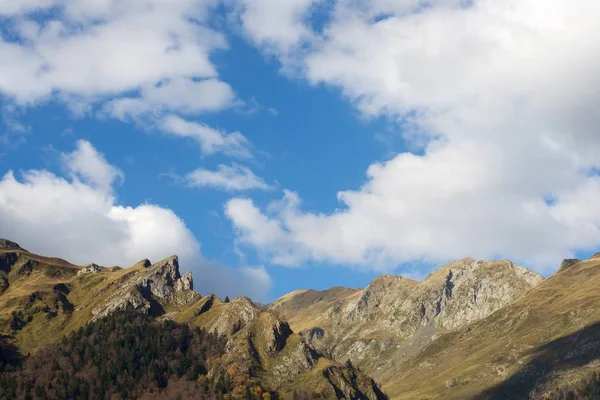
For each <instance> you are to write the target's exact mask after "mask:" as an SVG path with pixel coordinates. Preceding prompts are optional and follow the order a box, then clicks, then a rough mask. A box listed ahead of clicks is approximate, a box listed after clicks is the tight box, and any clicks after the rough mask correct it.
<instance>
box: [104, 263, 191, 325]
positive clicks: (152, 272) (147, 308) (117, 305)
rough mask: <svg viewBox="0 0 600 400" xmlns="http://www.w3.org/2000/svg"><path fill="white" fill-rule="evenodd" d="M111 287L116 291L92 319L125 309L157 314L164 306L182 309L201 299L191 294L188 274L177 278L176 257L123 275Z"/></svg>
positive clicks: (189, 275)
mask: <svg viewBox="0 0 600 400" xmlns="http://www.w3.org/2000/svg"><path fill="white" fill-rule="evenodd" d="M113 285H114V286H116V290H115V291H114V292H113V294H112V295H111V297H110V298H109V299H108V301H106V302H105V303H103V304H102V305H101V306H100V307H96V308H95V309H94V310H92V314H93V315H94V317H93V318H92V320H96V319H98V318H102V317H104V316H106V315H109V314H110V313H112V312H114V311H116V310H122V309H126V308H133V309H135V310H139V311H141V312H144V313H150V314H153V315H160V314H162V313H163V306H164V305H169V304H172V305H180V306H185V305H190V304H193V303H194V302H196V301H198V300H199V299H200V295H199V294H198V293H196V292H194V291H193V286H194V285H193V279H192V274H191V272H188V273H186V274H185V275H184V276H183V277H182V276H181V275H180V273H179V262H178V258H177V256H172V257H169V258H166V259H164V260H162V261H159V262H157V263H155V264H153V265H151V266H150V267H147V268H144V269H141V270H137V271H135V272H134V273H131V274H128V275H125V277H124V279H121V280H118V281H116V282H114V283H113Z"/></svg>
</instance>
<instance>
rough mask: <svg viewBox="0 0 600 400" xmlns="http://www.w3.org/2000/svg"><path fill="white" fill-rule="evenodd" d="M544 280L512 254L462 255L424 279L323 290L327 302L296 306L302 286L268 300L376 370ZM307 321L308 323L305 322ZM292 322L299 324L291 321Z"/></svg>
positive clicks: (322, 341)
mask: <svg viewBox="0 0 600 400" xmlns="http://www.w3.org/2000/svg"><path fill="white" fill-rule="evenodd" d="M542 280H543V278H542V277H541V276H540V275H538V274H536V273H534V272H532V271H529V270H527V269H525V268H522V267H519V266H516V265H514V264H513V263H511V262H510V261H476V260H474V259H470V258H468V259H464V260H460V261H456V262H454V263H451V264H448V265H445V266H443V267H441V268H440V269H439V270H437V271H435V272H433V273H432V274H430V275H429V276H428V277H427V278H426V279H425V280H424V281H422V282H416V281H413V280H410V279H406V278H402V277H400V276H383V277H380V278H377V279H375V280H373V281H372V282H371V283H370V284H369V285H368V286H367V287H366V288H365V289H363V290H362V291H359V292H356V293H354V294H353V293H352V292H340V293H343V297H339V298H338V299H337V300H336V299H330V298H328V296H327V295H323V296H321V297H323V299H326V300H324V302H325V304H327V308H325V309H323V308H322V307H321V305H320V304H319V302H318V301H317V302H315V303H312V302H311V303H310V305H309V306H308V307H307V308H304V309H301V308H300V309H299V308H297V307H296V305H295V304H294V303H295V302H296V300H298V301H300V302H303V303H304V304H306V302H305V300H306V299H305V297H306V293H308V292H305V293H301V294H298V295H295V296H293V297H292V296H290V297H288V298H287V300H286V301H284V302H280V301H278V302H276V303H275V304H274V306H272V308H273V309H274V310H275V311H277V312H279V313H281V314H282V315H283V316H284V317H286V318H288V319H290V320H292V321H300V322H301V323H303V324H305V325H304V327H303V328H302V329H305V330H306V332H308V333H309V335H308V337H309V340H308V341H309V343H311V344H312V345H314V346H315V348H316V349H317V350H318V351H320V352H321V353H323V354H327V355H331V356H332V357H333V358H334V359H335V360H337V361H345V360H346V359H351V360H352V361H353V362H356V363H357V365H360V366H361V368H363V369H364V370H365V371H367V372H369V373H371V374H372V375H374V376H375V377H377V376H378V374H381V373H384V372H385V371H386V370H389V369H393V366H394V365H397V363H401V362H402V360H406V359H408V358H409V357H410V356H411V355H414V354H416V352H418V351H419V350H420V349H422V348H424V347H425V346H426V345H427V344H428V343H430V342H431V341H432V340H434V339H435V338H437V337H438V336H439V335H440V334H443V333H445V332H448V331H453V330H457V329H459V328H461V327H463V326H465V325H467V324H469V323H471V322H473V321H477V320H480V319H483V318H485V317H487V316H489V315H490V314H492V313H493V312H495V311H497V310H498V309H500V308H502V307H504V306H505V305H507V304H508V303H510V302H512V301H513V300H515V299H517V298H518V297H520V296H521V295H523V294H524V293H526V292H527V291H528V290H529V289H531V288H532V287H534V286H536V285H537V284H539V283H540V282H541V281H542ZM311 296H312V297H313V298H319V296H318V295H317V294H311ZM284 298H285V296H284ZM306 321H311V322H312V326H309V327H306V324H307V322H306ZM314 327H318V329H320V331H317V330H316V329H315V330H313V329H311V328H314ZM292 328H294V329H296V330H297V329H298V328H297V327H295V326H294V325H293V324H292ZM315 334H318V336H315ZM383 354H386V357H383V356H382V355H383ZM390 354H392V356H390ZM378 371H380V372H378Z"/></svg>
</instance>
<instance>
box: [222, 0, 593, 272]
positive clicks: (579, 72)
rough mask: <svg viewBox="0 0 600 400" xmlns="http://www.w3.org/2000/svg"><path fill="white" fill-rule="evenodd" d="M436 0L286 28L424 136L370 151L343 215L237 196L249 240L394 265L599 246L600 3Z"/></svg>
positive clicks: (377, 4)
mask: <svg viewBox="0 0 600 400" xmlns="http://www.w3.org/2000/svg"><path fill="white" fill-rule="evenodd" d="M429 3H430V4H429V5H428V6H427V7H426V8H423V7H422V2H417V1H400V2H392V1H375V0H373V1H369V2H354V1H345V0H340V1H337V2H335V5H334V7H333V11H332V14H331V18H330V19H329V20H328V21H327V22H326V24H325V28H324V30H323V33H322V34H321V35H319V36H318V37H314V38H313V39H312V42H311V44H310V45H306V44H303V45H302V46H301V47H300V48H298V47H294V46H296V44H294V43H292V41H285V40H284V42H285V43H290V47H289V48H286V49H284V50H282V51H281V52H280V57H281V60H282V62H283V63H297V64H298V65H295V66H293V67H294V68H295V69H296V70H301V71H304V73H305V77H306V78H307V80H308V81H309V82H311V83H312V84H319V83H324V84H328V85H332V86H336V87H339V88H340V89H341V90H342V92H343V93H344V95H345V96H346V97H347V98H348V99H349V100H350V101H352V102H353V103H354V104H355V105H356V107H357V108H358V109H359V110H360V111H361V112H362V113H363V114H364V115H366V116H374V117H376V116H381V115H386V116H389V117H392V118H397V119H398V121H399V125H398V126H399V128H402V129H403V135H404V139H405V140H406V142H407V144H408V145H409V147H411V148H414V147H415V146H416V147H419V148H420V149H419V150H420V151H419V153H417V154H411V153H408V152H404V153H401V154H398V155H396V156H395V157H394V158H393V159H391V160H389V161H387V162H382V163H374V164H373V165H371V167H370V168H369V170H368V171H367V181H366V182H365V183H364V185H363V186H362V187H360V188H358V189H355V190H348V191H343V192H340V193H338V199H339V200H340V203H341V208H340V209H339V210H336V211H334V212H331V213H328V214H316V213H312V212H307V211H303V210H301V209H300V207H299V196H298V195H296V194H291V193H288V194H286V195H285V198H284V200H283V203H280V204H279V205H278V206H276V207H274V208H272V209H271V210H268V211H261V210H259V209H258V208H257V207H256V206H255V205H254V204H253V203H252V202H250V201H249V200H240V199H235V200H232V201H231V202H230V203H229V204H228V205H227V207H226V210H227V213H228V215H229V216H230V218H231V220H232V221H233V223H234V225H235V226H236V227H237V228H238V230H239V232H240V239H241V240H242V241H244V242H246V243H248V244H251V245H253V246H255V247H257V248H258V249H259V250H261V251H263V252H264V253H265V254H268V255H269V256H270V259H271V260H274V261H279V262H280V263H286V264H299V263H302V262H305V261H306V260H320V261H328V262H337V263H350V264H356V265H362V266H364V267H367V268H379V269H388V268H392V267H394V266H396V265H398V264H402V263H406V262H410V261H415V260H422V259H425V260H431V261H445V260H448V259H453V258H461V257H464V256H467V255H472V256H475V257H479V258H491V257H497V256H500V257H509V258H513V259H516V260H517V261H521V262H525V263H527V264H528V265H530V266H533V267H536V268H538V269H539V270H544V269H545V268H548V267H555V266H556V265H557V264H558V260H559V259H560V258H561V257H567V256H571V255H573V252H574V251H576V250H578V249H592V248H594V247H597V246H600V240H598V238H599V237H600V235H599V234H600V209H599V208H598V206H597V205H596V203H597V202H596V201H595V199H597V196H598V195H600V184H599V178H598V176H594V175H592V174H590V173H589V171H590V170H592V169H593V168H598V165H599V162H598V158H597V154H598V152H599V151H600V135H599V134H598V133H599V131H598V126H600V114H599V113H598V112H597V108H598V104H600V94H599V93H600V83H598V82H597V79H595V76H596V75H597V73H596V71H597V70H598V68H600V46H599V44H600V30H598V29H597V21H598V19H599V18H600V4H599V3H598V2H595V1H593V0H576V1H567V0H551V1H547V2H544V3H543V4H542V3H540V2H539V1H537V0H510V1H505V2H497V1H494V0H477V1H474V2H473V3H472V4H471V5H469V6H465V5H464V2H459V1H450V0H448V1H437V2H429ZM419 7H421V8H419ZM306 29H308V28H306ZM259 38H260V36H257V37H256V39H255V40H258V39H259ZM282 38H284V39H285V38H287V34H282ZM275 41H276V40H275ZM294 52H296V54H297V57H289V54H290V53H294ZM286 67H287V66H286ZM550 197H552V198H554V199H555V201H554V202H550V203H549V202H547V201H546V199H548V198H550Z"/></svg>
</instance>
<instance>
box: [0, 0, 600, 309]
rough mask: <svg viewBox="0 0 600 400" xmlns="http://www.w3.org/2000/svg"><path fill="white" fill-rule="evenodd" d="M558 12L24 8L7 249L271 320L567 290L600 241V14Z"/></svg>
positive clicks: (7, 136) (5, 158)
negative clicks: (147, 263) (520, 284)
mask: <svg viewBox="0 0 600 400" xmlns="http://www.w3.org/2000/svg"><path fill="white" fill-rule="evenodd" d="M525 3H527V4H525ZM554 3H555V4H553V5H552V6H551V7H546V8H542V7H539V5H536V4H535V1H533V0H526V1H521V2H514V4H513V6H514V7H513V9H512V14H508V12H509V11H506V10H504V11H499V10H498V9H496V8H495V7H494V5H493V4H491V3H490V2H486V1H475V2H473V6H472V7H469V8H464V7H462V6H461V3H460V2H457V1H452V0H444V1H439V2H433V3H432V4H431V6H430V7H428V8H427V9H421V8H420V3H419V2H418V1H412V0H403V1H391V2H381V3H378V2H366V3H365V4H364V5H363V6H361V7H359V6H358V5H357V4H354V3H348V2H344V1H327V2H323V1H311V0H294V1H290V2H281V3H273V2H269V1H268V0H261V1H243V0H227V1H223V2H221V1H217V0H214V1H210V2H206V1H195V0H178V1H177V2H175V3H172V4H171V5H170V6H166V5H165V4H164V3H161V2H160V1H158V0H144V1H142V2H138V3H136V4H133V3H132V4H129V3H120V4H119V3H116V2H112V1H109V0H103V1H100V2H97V4H95V5H92V4H87V5H85V4H78V3H77V2H74V1H70V0H69V1H62V2H59V1H56V2H54V1H49V2H48V3H43V2H39V1H37V0H27V1H25V2H23V3H19V5H15V4H12V5H11V4H9V3H3V2H0V16H2V24H3V28H4V29H3V32H4V34H3V37H2V42H1V44H0V54H1V55H0V65H3V66H4V67H2V68H0V94H1V95H2V110H3V112H2V123H3V126H2V128H1V129H2V130H1V131H0V175H4V178H3V179H2V181H0V236H6V237H8V238H11V239H14V240H17V241H19V242H20V243H21V244H22V245H23V246H25V247H28V248H30V249H31V250H35V251H38V252H40V253H44V254H53V255H57V256H61V257H65V258H68V259H69V260H72V261H73V262H77V263H81V264H83V263H88V262H101V263H104V264H107V265H108V264H121V265H127V264H128V263H133V262H135V261H137V260H138V259H141V258H143V257H150V258H152V259H156V258H160V257H166V256H168V255H170V254H171V253H177V254H179V255H180V258H181V260H182V267H183V269H184V270H188V269H190V270H192V271H193V272H194V275H195V277H196V288H197V289H198V290H199V291H201V292H207V291H215V292H217V293H218V294H220V295H225V294H232V295H238V294H247V295H250V296H252V297H253V298H255V299H257V300H260V301H269V300H272V299H274V298H276V297H278V296H280V295H282V294H284V293H287V292H289V291H292V290H295V289H299V288H315V289H324V288H328V287H332V286H350V287H364V286H366V285H367V284H368V282H369V281H370V280H371V279H372V278H374V277H375V276H378V275H381V274H384V273H400V274H404V275H407V276H410V277H413V278H417V279H421V278H423V277H425V276H426V275H427V274H428V273H429V272H431V270H432V269H434V268H436V267H437V266H439V265H441V264H442V263H444V262H449V261H452V260H455V259H458V258H463V257H467V256H471V257H475V258H479V259H490V258H508V259H511V260H514V261H515V262H518V263H519V264H522V265H524V266H527V267H529V268H532V269H535V270H537V271H538V272H540V273H543V274H545V275H548V274H550V273H552V272H553V271H554V270H555V269H556V267H557V266H558V265H559V264H560V260H561V259H562V258H567V257H574V256H579V257H588V256H589V255H591V254H593V253H594V252H595V251H597V249H598V247H599V245H600V209H599V208H598V206H597V205H596V203H597V202H596V201H595V200H596V199H597V196H598V195H599V194H600V181H599V179H598V174H596V173H592V174H590V173H589V171H596V170H597V169H598V167H599V165H598V161H597V157H595V154H597V150H600V140H598V138H599V137H600V135H598V132H597V129H596V126H599V125H597V124H596V122H600V121H597V120H598V117H597V113H594V111H593V110H595V109H596V108H595V107H596V105H597V104H598V101H599V100H600V98H599V97H598V94H597V93H600V91H598V90H596V89H598V88H597V87H596V86H597V84H595V83H590V80H589V79H587V78H588V77H591V76H592V74H593V72H594V71H595V69H594V68H593V66H595V65H598V64H599V63H600V52H598V50H597V47H598V46H593V44H594V43H597V42H596V39H599V35H598V32H597V31H596V30H595V29H594V26H595V25H594V24H593V23H592V21H591V20H590V19H589V16H590V15H595V14H594V13H598V14H600V9H599V8H598V7H597V6H594V5H593V3H592V2H588V1H583V0H582V1H580V2H576V4H572V3H568V2H566V1H556V2H554ZM48 5H51V6H53V7H54V8H52V9H51V10H52V12H49V10H50V8H44V7H47V6H48ZM146 6H147V7H146ZM507 10H508V8H507ZM381 16H385V18H382V17H381ZM564 18H571V20H573V19H577V20H578V21H579V22H580V23H579V24H577V28H573V27H572V25H569V26H568V27H566V26H563V25H561V24H560V23H559V22H560V21H561V20H562V19H564ZM545 20H551V21H554V22H555V24H554V25H552V26H548V25H547V24H545V23H544V22H543V21H545ZM464 21H467V22H466V23H465V22H464ZM514 21H520V22H519V23H515V22H514ZM519 24H521V25H522V26H521V25H519ZM525 25H526V26H525ZM560 26H563V29H562V30H561V29H560V28H557V27H560ZM523 27H526V28H527V29H525V30H524V29H523ZM507 37H508V38H511V39H510V40H507V39H506V38H507ZM15 38H17V40H15ZM583 38H585V41H583V42H582V40H583ZM570 42H573V43H579V44H580V45H579V46H576V47H572V48H571V47H569V46H566V45H565V43H567V44H568V43H570ZM582 43H583V44H582ZM559 52H560V54H562V56H561V57H560V58H559V57H557V54H558V53H559ZM548 66H552V67H548ZM556 82H561V83H560V84H557V83H556ZM9 171H12V175H10V176H9V175H5V174H8V173H9ZM34 171H37V172H34ZM548 198H552V199H553V201H552V202H547V201H546V200H547V199H548Z"/></svg>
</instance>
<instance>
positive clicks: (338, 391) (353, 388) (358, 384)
mask: <svg viewBox="0 0 600 400" xmlns="http://www.w3.org/2000/svg"><path fill="white" fill-rule="evenodd" d="M323 375H324V376H325V378H326V379H327V380H328V381H329V383H330V384H331V386H332V387H333V389H334V392H335V393H334V395H335V397H337V398H338V399H339V398H343V399H356V400H384V399H387V397H386V396H385V394H383V393H382V392H381V390H379V388H378V387H377V384H376V383H375V381H373V379H371V378H368V377H364V376H360V374H359V373H358V372H357V371H356V370H355V369H354V367H353V366H352V364H351V363H346V365H345V366H344V367H338V366H331V367H328V368H327V369H325V370H324V371H323Z"/></svg>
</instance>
